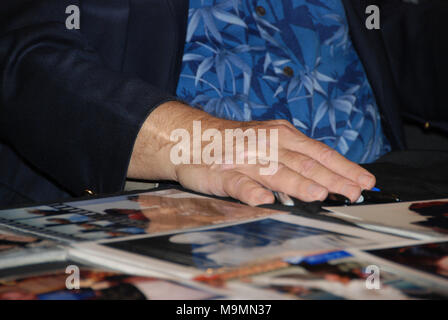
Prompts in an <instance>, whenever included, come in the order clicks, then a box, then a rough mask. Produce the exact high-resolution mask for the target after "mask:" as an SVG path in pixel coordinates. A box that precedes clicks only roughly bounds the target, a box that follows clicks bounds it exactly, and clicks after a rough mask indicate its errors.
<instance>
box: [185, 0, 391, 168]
mask: <svg viewBox="0 0 448 320" xmlns="http://www.w3.org/2000/svg"><path fill="white" fill-rule="evenodd" d="M348 31H349V30H348V23H347V20H346V16H345V11H344V7H343V5H342V3H341V1H340V0H325V1H323V0H282V1H280V0H258V1H255V0H190V10H189V22H188V29H187V37H186V44H185V53H184V57H183V65H182V72H181V76H180V80H179V85H178V89H177V94H178V96H179V97H180V98H182V99H184V100H186V101H187V102H189V103H190V104H192V105H193V106H197V107H199V108H202V109H203V110H205V111H207V112H208V113H211V114H213V115H215V116H218V117H221V118H227V119H233V120H242V121H248V120H269V119H286V120H289V121H290V122H291V123H293V124H294V125H295V126H296V128H297V129H299V130H300V131H302V132H303V133H304V134H306V135H307V136H309V137H311V138H314V139H316V140H319V141H322V142H324V143H326V144H327V145H329V146H330V147H333V148H335V149H336V150H337V151H339V152H340V153H341V154H342V155H344V156H346V157H347V158H349V159H350V160H352V161H355V162H359V163H366V162H372V161H374V160H376V159H377V158H379V157H380V156H381V155H383V154H385V153H387V152H388V151H390V145H389V143H388V141H387V139H386V137H385V136H384V134H383V131H382V128H381V121H380V115H379V112H378V107H377V105H376V102H375V98H374V95H373V93H372V89H371V87H370V84H369V82H368V80H367V76H366V73H365V71H364V68H363V66H362V64H361V62H360V60H359V57H358V55H357V53H356V51H355V49H354V48H353V45H352V42H351V40H350V37H349V32H348Z"/></svg>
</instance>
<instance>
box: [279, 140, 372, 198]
mask: <svg viewBox="0 0 448 320" xmlns="http://www.w3.org/2000/svg"><path fill="white" fill-rule="evenodd" d="M283 141H284V143H283V144H284V145H285V146H286V147H287V148H288V149H289V150H292V151H295V152H300V153H302V154H304V155H306V156H308V157H310V158H312V159H315V160H317V161H318V162H319V163H320V164H321V165H322V166H324V167H326V168H328V169H330V170H331V171H333V172H334V173H336V174H338V175H340V176H342V177H345V178H347V179H349V180H351V181H353V182H355V183H356V184H358V185H359V186H360V187H361V188H362V189H365V190H370V189H372V188H373V187H374V186H375V184H376V179H375V176H374V175H372V174H371V173H370V172H368V171H367V170H365V169H364V168H362V167H361V166H359V165H358V164H356V163H354V162H352V161H350V160H348V159H346V158H345V157H344V156H342V155H341V154H339V153H338V152H337V151H336V150H334V149H332V148H330V147H328V146H327V145H325V144H323V143H321V142H319V141H316V140H313V139H310V138H308V137H306V136H304V135H302V134H301V133H300V132H298V134H296V135H295V137H292V136H290V139H283Z"/></svg>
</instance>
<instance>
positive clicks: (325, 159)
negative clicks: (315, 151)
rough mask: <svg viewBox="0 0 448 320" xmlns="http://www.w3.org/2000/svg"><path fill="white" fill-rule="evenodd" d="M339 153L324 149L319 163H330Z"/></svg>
mask: <svg viewBox="0 0 448 320" xmlns="http://www.w3.org/2000/svg"><path fill="white" fill-rule="evenodd" d="M336 153H337V151H336V150H334V149H331V148H329V147H322V149H321V150H320V151H319V162H320V163H324V164H325V163H330V162H331V161H332V160H333V159H334V158H335V157H336Z"/></svg>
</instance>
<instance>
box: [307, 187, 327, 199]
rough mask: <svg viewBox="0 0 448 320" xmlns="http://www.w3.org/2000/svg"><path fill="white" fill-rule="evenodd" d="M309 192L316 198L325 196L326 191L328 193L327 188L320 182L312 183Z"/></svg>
mask: <svg viewBox="0 0 448 320" xmlns="http://www.w3.org/2000/svg"><path fill="white" fill-rule="evenodd" d="M308 193H309V194H310V195H311V196H312V197H313V198H316V199H322V198H324V197H325V195H326V193H327V189H325V188H324V187H321V186H320V185H318V184H311V185H310V186H309V187H308Z"/></svg>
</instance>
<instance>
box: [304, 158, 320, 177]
mask: <svg viewBox="0 0 448 320" xmlns="http://www.w3.org/2000/svg"><path fill="white" fill-rule="evenodd" d="M316 166H317V161H316V160H315V159H306V160H302V161H301V163H300V173H302V174H304V175H310V174H311V173H312V172H313V170H314V169H315V168H316Z"/></svg>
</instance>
